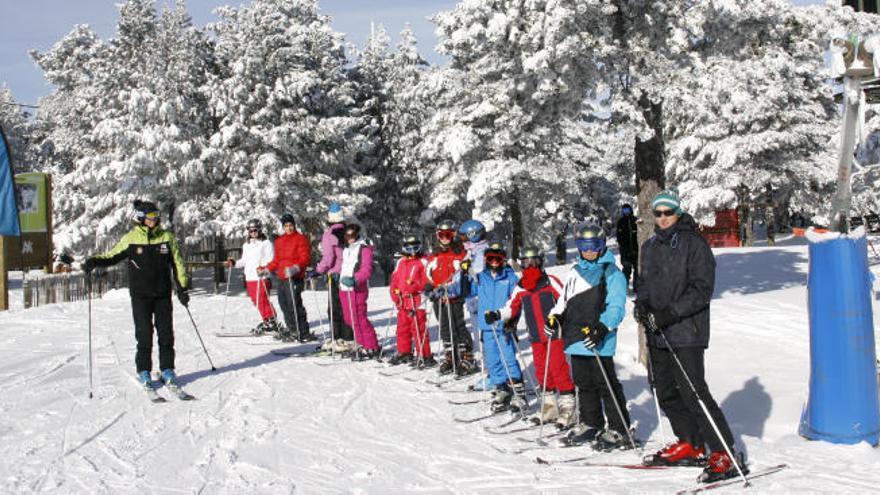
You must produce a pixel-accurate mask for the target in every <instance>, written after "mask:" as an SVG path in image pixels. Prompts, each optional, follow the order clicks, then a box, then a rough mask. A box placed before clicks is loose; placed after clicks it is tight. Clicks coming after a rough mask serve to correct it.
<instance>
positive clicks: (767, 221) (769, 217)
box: [764, 184, 776, 246]
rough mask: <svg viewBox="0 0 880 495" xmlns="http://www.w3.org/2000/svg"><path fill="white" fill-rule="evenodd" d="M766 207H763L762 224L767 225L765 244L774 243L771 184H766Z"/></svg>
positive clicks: (774, 205) (774, 209) (774, 207)
mask: <svg viewBox="0 0 880 495" xmlns="http://www.w3.org/2000/svg"><path fill="white" fill-rule="evenodd" d="M766 194H767V207H766V208H764V225H766V226H767V245H768V246H775V245H776V202H775V200H774V199H773V186H772V185H770V184H767V193H766Z"/></svg>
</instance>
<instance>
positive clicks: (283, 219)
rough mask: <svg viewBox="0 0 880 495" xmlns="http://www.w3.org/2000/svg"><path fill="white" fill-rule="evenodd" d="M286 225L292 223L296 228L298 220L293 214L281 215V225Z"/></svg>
mask: <svg viewBox="0 0 880 495" xmlns="http://www.w3.org/2000/svg"><path fill="white" fill-rule="evenodd" d="M286 223H292V224H293V226H294V227H296V219H295V218H293V214H291V213H284V214H282V215H281V225H284V224H286Z"/></svg>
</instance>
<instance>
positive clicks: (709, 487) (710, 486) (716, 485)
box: [676, 464, 788, 495]
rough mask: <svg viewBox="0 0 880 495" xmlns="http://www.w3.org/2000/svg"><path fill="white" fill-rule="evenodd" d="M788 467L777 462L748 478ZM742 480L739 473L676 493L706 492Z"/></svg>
mask: <svg viewBox="0 0 880 495" xmlns="http://www.w3.org/2000/svg"><path fill="white" fill-rule="evenodd" d="M787 467H788V464H777V465H775V466H770V467H768V468H764V469H759V470H757V471H752V472H751V473H750V474H749V475H748V478H749V480H750V481H751V480H753V479H755V478H760V477H762V476H768V475H771V474H773V473H778V472H779V471H782V470H783V469H785V468H787ZM742 482H743V480H742V478H741V477H739V475H737V476H736V477H733V478H728V479H726V480H721V481H715V482H713V483H703V484H701V485H698V486H695V487H693V488H688V489H686V490H681V491H679V492H676V495H685V494H688V493H699V492H705V491H708V490H713V489H715V488H721V487H722V486H728V485H735V484H737V483H742Z"/></svg>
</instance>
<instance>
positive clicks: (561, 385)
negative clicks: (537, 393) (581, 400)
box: [532, 339, 574, 392]
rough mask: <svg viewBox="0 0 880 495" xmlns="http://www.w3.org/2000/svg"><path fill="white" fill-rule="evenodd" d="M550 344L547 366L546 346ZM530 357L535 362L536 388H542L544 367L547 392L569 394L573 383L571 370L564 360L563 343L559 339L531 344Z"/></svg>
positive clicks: (572, 388)
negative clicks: (545, 369)
mask: <svg viewBox="0 0 880 495" xmlns="http://www.w3.org/2000/svg"><path fill="white" fill-rule="evenodd" d="M548 342H552V344H550V363H549V365H548V364H547V344H548ZM532 356H533V357H534V360H535V375H537V377H538V386H539V387H542V388H543V386H544V367H545V366H546V367H547V368H548V369H547V390H556V391H558V392H571V391H573V390H574V382H572V381H571V370H570V369H569V367H568V361H566V360H565V342H564V341H563V340H560V339H555V340H552V341H547V340H544V342H532Z"/></svg>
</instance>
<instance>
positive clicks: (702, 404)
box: [657, 331, 751, 487]
mask: <svg viewBox="0 0 880 495" xmlns="http://www.w3.org/2000/svg"><path fill="white" fill-rule="evenodd" d="M657 333H659V334H660V336H661V337H662V338H663V343H665V344H666V348H667V349H669V353H670V354H672V358H673V359H675V364H677V365H678V369H680V370H681V374H682V375H684V378H685V380H687V383H688V386H689V387H690V388H691V392H693V393H694V396H695V397H696V398H697V402H699V404H700V408H701V409H702V410H703V414H705V415H706V419H708V420H709V424H711V425H712V429H713V430H715V434H716V435H718V440H720V441H721V445H723V446H724V451H725V452H727V455H728V456H730V460H731V461H733V465H734V466H736V471H737V472H738V473H739V476H740V477H741V478H742V479H743V482H744V485H743V486H744V487H745V486H750V485H751V483H750V482H749V479H748V478H746V475H745V473H743V470H742V468H740V467H739V462H737V460H736V458H735V457H734V456H733V451H732V450H731V449H730V446H729V445H727V441H726V440H724V436H723V435H721V430H719V429H718V425H717V424H716V423H715V420H714V419H712V415H711V414H709V408H707V407H706V403H705V402H703V398H702V397H700V394H699V393H697V388H696V387H694V382H692V381H691V377H690V376H689V375H688V374H687V371H685V369H684V365H682V364H681V361H679V360H678V354H676V353H675V350H673V349H672V346H671V345H670V344H669V340H668V339H667V338H666V334H665V333H663V332H662V331H660V332H657Z"/></svg>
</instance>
